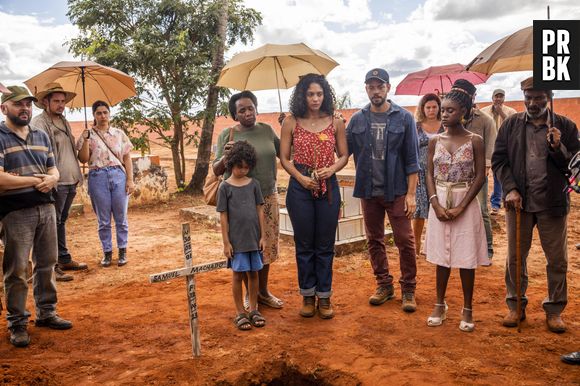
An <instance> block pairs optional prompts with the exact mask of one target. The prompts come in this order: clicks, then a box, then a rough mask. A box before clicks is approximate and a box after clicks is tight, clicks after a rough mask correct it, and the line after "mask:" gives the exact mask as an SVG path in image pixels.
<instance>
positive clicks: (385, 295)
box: [369, 285, 395, 306]
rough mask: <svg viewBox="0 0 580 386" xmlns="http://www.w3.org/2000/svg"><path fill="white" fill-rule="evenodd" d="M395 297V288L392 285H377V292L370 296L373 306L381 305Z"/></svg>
mask: <svg viewBox="0 0 580 386" xmlns="http://www.w3.org/2000/svg"><path fill="white" fill-rule="evenodd" d="M394 297H395V288H394V287H393V286H392V285H389V286H387V287H377V290H376V291H375V293H374V294H373V295H372V296H371V297H370V298H369V303H370V304H372V305H373V306H379V305H381V304H383V303H384V302H386V301H387V300H389V299H392V298H394Z"/></svg>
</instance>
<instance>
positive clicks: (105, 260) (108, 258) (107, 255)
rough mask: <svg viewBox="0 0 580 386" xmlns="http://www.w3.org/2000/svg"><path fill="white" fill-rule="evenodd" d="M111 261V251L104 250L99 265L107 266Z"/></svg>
mask: <svg viewBox="0 0 580 386" xmlns="http://www.w3.org/2000/svg"><path fill="white" fill-rule="evenodd" d="M111 261H113V251H109V252H105V256H104V257H103V260H101V265H102V266H103V267H108V266H110V265H111Z"/></svg>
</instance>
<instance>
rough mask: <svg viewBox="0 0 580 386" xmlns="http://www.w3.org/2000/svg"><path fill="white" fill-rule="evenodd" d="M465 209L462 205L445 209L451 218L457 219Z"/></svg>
mask: <svg viewBox="0 0 580 386" xmlns="http://www.w3.org/2000/svg"><path fill="white" fill-rule="evenodd" d="M463 209H464V208H463V207H461V206H456V207H455V208H451V209H447V210H445V213H447V217H448V218H449V220H455V219H456V218H457V217H459V216H460V215H461V213H463Z"/></svg>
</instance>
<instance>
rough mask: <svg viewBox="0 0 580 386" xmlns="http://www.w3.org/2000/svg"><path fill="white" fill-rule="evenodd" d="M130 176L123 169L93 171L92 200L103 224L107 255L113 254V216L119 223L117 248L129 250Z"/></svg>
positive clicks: (117, 223)
mask: <svg viewBox="0 0 580 386" xmlns="http://www.w3.org/2000/svg"><path fill="white" fill-rule="evenodd" d="M126 180H127V176H126V175H125V172H124V171H123V169H121V168H119V167H106V168H100V169H93V170H91V171H89V196H90V197H91V204H92V206H93V210H94V211H95V214H96V215H97V220H98V223H99V239H100V240H101V245H102V247H103V252H111V251H112V250H113V242H112V235H111V214H112V215H113V218H114V220H115V230H116V233H117V247H118V248H127V239H128V236H129V223H128V221H127V205H128V203H129V197H128V196H127V192H126V188H125V184H126Z"/></svg>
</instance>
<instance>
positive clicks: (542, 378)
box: [0, 196, 580, 385]
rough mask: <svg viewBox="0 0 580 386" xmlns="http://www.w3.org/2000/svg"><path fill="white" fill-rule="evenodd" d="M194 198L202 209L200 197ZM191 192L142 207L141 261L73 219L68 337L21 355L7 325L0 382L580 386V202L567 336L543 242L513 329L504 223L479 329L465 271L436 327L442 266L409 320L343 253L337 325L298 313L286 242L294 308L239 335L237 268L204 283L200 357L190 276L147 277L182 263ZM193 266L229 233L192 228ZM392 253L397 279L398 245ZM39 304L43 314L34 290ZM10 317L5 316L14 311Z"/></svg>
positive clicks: (51, 334)
mask: <svg viewBox="0 0 580 386" xmlns="http://www.w3.org/2000/svg"><path fill="white" fill-rule="evenodd" d="M195 203H197V204H199V203H200V202H199V201H196V202H195ZM195 203H193V202H192V199H191V198H190V197H187V196H179V197H175V198H173V199H172V200H171V201H170V202H169V203H167V204H158V205H154V206H153V205H152V206H149V207H140V208H131V209H130V214H129V219H130V243H129V244H130V247H129V264H128V265H127V266H125V267H123V268H118V267H116V266H112V267H111V268H106V269H105V268H101V267H100V266H99V264H98V262H99V258H100V247H99V242H98V238H97V231H96V220H95V216H94V214H93V213H92V212H90V208H87V209H88V210H87V213H86V214H84V215H82V216H79V217H75V218H72V219H71V220H70V224H69V234H70V241H69V244H70V249H71V250H72V252H73V253H74V256H75V257H76V258H77V259H78V260H81V261H85V262H87V263H89V265H90V269H89V271H87V272H82V273H74V276H75V280H74V281H72V282H69V283H59V284H58V291H59V292H58V294H59V305H58V312H59V314H60V315H61V316H63V317H65V318H68V319H70V320H72V321H73V322H74V328H73V329H72V330H68V331H52V330H47V329H40V328H36V327H34V324H33V323H31V324H30V326H29V332H30V334H31V344H30V346H29V347H28V348H26V349H16V348H14V347H12V346H11V345H10V343H9V342H8V339H7V337H8V334H7V332H6V331H7V330H6V320H5V319H4V317H2V318H0V319H1V320H0V331H2V333H1V335H3V337H2V338H1V339H0V383H3V384H32V385H57V384H156V385H162V384H163V385H164V384H204V385H205V384H220V385H232V384H241V385H260V384H278V385H282V384H286V385H315V384H319V385H320V384H328V385H352V384H365V385H374V384H400V385H415V384H489V385H492V384H493V385H503V384H514V385H523V384H526V385H529V384H550V385H555V384H558V385H561V384H574V383H576V384H578V383H579V382H580V367H578V366H576V367H574V366H568V365H565V364H563V363H561V362H560V359H559V356H560V354H563V353H566V352H569V351H575V350H580V339H579V337H580V312H579V311H580V302H579V301H578V298H579V297H580V262H579V258H580V251H578V250H575V249H574V244H575V243H577V242H580V222H579V219H580V196H575V197H574V202H573V206H572V213H571V216H570V217H569V232H568V239H569V252H570V253H569V275H568V291H569V299H570V302H569V304H568V307H567V309H566V311H565V313H564V319H565V321H566V322H567V325H568V328H569V330H568V332H566V333H565V334H562V335H556V334H553V333H550V332H549V331H547V329H546V326H545V321H544V313H543V311H542V309H541V301H542V299H543V298H544V297H545V295H546V278H545V268H544V267H545V260H544V257H543V254H542V252H541V248H540V246H539V242H538V240H537V235H536V239H535V241H534V245H533V248H532V251H531V254H530V258H529V269H530V289H529V292H528V296H529V299H530V302H529V306H528V312H527V317H528V319H527V321H526V322H525V324H524V327H523V329H522V332H521V333H517V332H516V331H515V330H514V329H506V328H504V327H502V326H501V320H502V317H503V316H504V314H505V312H506V306H505V303H504V284H503V261H504V257H505V252H506V238H505V234H504V231H505V225H504V223H503V219H502V218H501V217H500V218H498V220H499V223H498V224H496V226H495V232H494V233H495V245H496V257H495V259H494V264H493V266H491V267H489V268H481V269H479V270H478V271H477V274H476V275H477V278H476V289H475V304H474V317H475V320H476V330H475V332H473V333H471V334H469V333H464V332H461V331H460V330H459V329H458V325H459V321H460V312H461V304H462V300H461V287H460V282H459V278H458V272H456V271H454V272H453V273H452V278H451V280H450V283H449V291H448V303H449V307H450V309H449V316H448V320H447V321H446V322H445V323H444V325H443V326H442V327H439V328H429V327H427V325H426V319H427V316H428V315H429V314H430V312H431V309H432V305H433V303H434V301H435V295H434V289H435V284H434V279H435V269H434V267H433V266H432V265H431V264H429V263H427V262H426V261H425V260H423V259H420V260H419V261H418V272H419V273H418V287H417V302H418V310H417V312H416V313H414V314H405V313H403V312H402V311H401V309H400V294H397V298H396V299H395V300H392V301H389V302H387V303H386V304H384V305H382V306H379V307H372V306H370V305H369V304H368V302H367V299H368V296H369V295H370V294H371V293H372V292H373V290H374V287H375V284H374V279H373V276H372V273H371V268H370V264H369V262H368V260H366V253H363V252H360V253H355V254H351V255H349V256H347V257H341V258H337V259H336V260H335V264H334V268H335V270H334V296H333V301H334V305H335V311H336V317H335V318H334V319H332V320H327V321H326V320H321V319H320V318H318V317H314V318H311V319H304V318H301V317H300V316H299V315H298V309H299V306H300V302H301V298H300V296H299V295H298V292H297V278H296V266H295V262H294V258H293V245H292V243H291V242H288V241H281V245H280V246H281V258H280V260H279V261H278V262H276V263H275V264H273V266H272V273H271V290H272V292H273V293H274V294H276V295H278V296H279V297H281V298H282V299H283V300H284V301H285V302H286V304H285V307H284V309H282V310H273V309H268V308H262V311H263V313H264V316H265V317H266V318H267V326H266V327H265V328H263V329H253V330H252V331H249V332H242V331H238V330H236V329H235V328H234V325H233V323H232V318H233V316H234V314H235V312H234V307H233V301H232V299H231V295H230V272H228V271H227V270H221V271H215V272H209V273H204V274H201V275H199V276H198V278H197V288H198V292H197V298H198V305H199V318H200V326H201V339H202V342H201V345H202V346H201V347H202V357H201V358H197V359H194V358H192V354H191V345H190V336H189V324H188V313H187V302H186V290H185V283H184V279H183V278H180V279H175V280H172V281H170V282H166V283H159V284H149V282H148V276H149V274H153V273H158V272H162V271H165V270H169V269H174V268H178V267H181V266H183V253H182V244H181V235H180V229H181V228H180V224H181V223H182V222H183V221H187V220H186V219H183V218H180V216H179V209H180V208H181V207H185V206H191V205H192V204H195ZM192 242H193V255H194V263H201V262H207V261H212V260H217V259H221V240H220V234H219V231H218V229H217V228H212V227H208V226H207V225H206V224H202V223H195V222H192ZM388 254H389V256H390V263H391V267H392V271H393V272H394V274H395V278H396V279H398V270H399V265H398V261H397V258H396V253H395V248H393V247H389V249H388ZM28 306H29V308H30V309H31V310H33V309H34V306H33V303H32V296H31V295H29V304H28ZM3 316H4V315H3Z"/></svg>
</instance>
